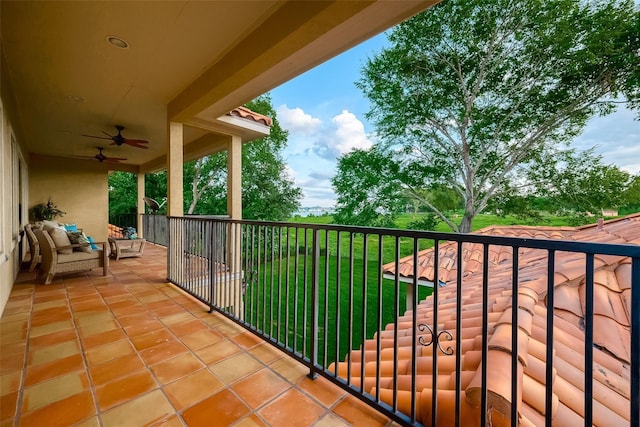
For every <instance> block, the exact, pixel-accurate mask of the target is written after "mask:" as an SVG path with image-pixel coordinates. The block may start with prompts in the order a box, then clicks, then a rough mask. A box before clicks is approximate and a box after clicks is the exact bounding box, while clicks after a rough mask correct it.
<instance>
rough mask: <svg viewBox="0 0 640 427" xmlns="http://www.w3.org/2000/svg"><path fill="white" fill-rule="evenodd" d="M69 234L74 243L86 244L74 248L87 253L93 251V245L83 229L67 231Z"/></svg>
mask: <svg viewBox="0 0 640 427" xmlns="http://www.w3.org/2000/svg"><path fill="white" fill-rule="evenodd" d="M67 236H69V241H70V242H71V244H72V245H84V246H80V247H78V248H73V250H78V251H82V252H87V253H91V252H92V249H91V245H89V239H87V236H85V235H84V233H83V232H82V231H76V232H67Z"/></svg>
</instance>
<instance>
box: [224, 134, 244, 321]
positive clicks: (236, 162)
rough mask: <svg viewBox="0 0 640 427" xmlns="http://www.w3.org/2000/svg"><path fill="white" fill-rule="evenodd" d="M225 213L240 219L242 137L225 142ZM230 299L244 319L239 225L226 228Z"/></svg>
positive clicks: (236, 313)
mask: <svg viewBox="0 0 640 427" xmlns="http://www.w3.org/2000/svg"><path fill="white" fill-rule="evenodd" d="M227 154H228V157H227V214H228V215H229V217H231V219H242V138H240V137H239V136H235V135H234V136H232V137H231V138H230V139H229V142H228V143H227ZM227 235H228V242H227V244H228V248H229V252H230V253H229V257H228V258H227V260H228V261H227V262H228V263H229V265H228V268H229V271H230V272H231V273H232V274H231V275H230V279H231V280H230V283H228V285H229V286H231V292H230V295H231V301H230V304H229V305H230V306H232V307H233V313H234V314H235V315H236V316H238V317H239V318H240V319H244V303H243V295H242V275H243V271H242V254H241V251H240V248H241V247H242V245H241V238H242V232H241V227H240V226H239V225H232V224H230V225H229V228H228V234H227Z"/></svg>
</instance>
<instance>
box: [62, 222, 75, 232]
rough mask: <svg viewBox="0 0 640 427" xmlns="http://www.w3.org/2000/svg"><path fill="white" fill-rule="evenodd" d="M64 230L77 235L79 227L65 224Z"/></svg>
mask: <svg viewBox="0 0 640 427" xmlns="http://www.w3.org/2000/svg"><path fill="white" fill-rule="evenodd" d="M64 229H65V230H67V232H73V233H75V232H76V231H78V226H77V225H75V224H64Z"/></svg>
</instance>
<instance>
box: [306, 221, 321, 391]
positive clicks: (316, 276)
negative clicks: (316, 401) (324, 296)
mask: <svg viewBox="0 0 640 427" xmlns="http://www.w3.org/2000/svg"><path fill="white" fill-rule="evenodd" d="M319 233H320V230H319V229H317V228H314V229H313V240H312V242H311V245H312V248H313V249H312V254H313V255H312V256H311V257H312V258H311V348H310V353H309V356H310V357H309V359H310V363H309V375H307V376H308V377H309V378H311V379H312V380H314V379H316V377H317V376H318V374H317V373H316V364H317V363H318V311H319V301H318V282H319V280H320V273H319V270H320V269H319V262H320V239H319V236H318V235H319Z"/></svg>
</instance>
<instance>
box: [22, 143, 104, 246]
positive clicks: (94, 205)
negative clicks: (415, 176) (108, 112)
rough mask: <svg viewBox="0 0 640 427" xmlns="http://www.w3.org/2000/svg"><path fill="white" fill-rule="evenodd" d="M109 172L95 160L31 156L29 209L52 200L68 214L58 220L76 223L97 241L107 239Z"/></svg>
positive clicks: (57, 219)
mask: <svg viewBox="0 0 640 427" xmlns="http://www.w3.org/2000/svg"><path fill="white" fill-rule="evenodd" d="M107 179H108V170H107V169H106V167H105V166H104V165H103V164H100V163H98V162H96V161H92V160H90V161H85V160H74V159H66V158H59V157H46V156H34V155H32V156H31V160H30V179H29V207H31V206H33V205H34V204H36V203H41V202H45V203H46V201H47V200H48V198H49V197H51V200H52V201H53V202H54V203H55V204H56V205H57V206H58V208H59V209H61V210H62V211H64V212H66V215H64V216H62V217H58V218H56V219H55V220H56V221H58V222H62V223H75V224H77V225H78V227H79V228H82V229H83V230H84V232H85V234H86V235H87V236H91V237H93V238H94V239H95V240H96V241H100V242H104V241H106V240H107V223H108V220H109V206H108V205H109V193H108V188H107V185H108V183H107Z"/></svg>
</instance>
